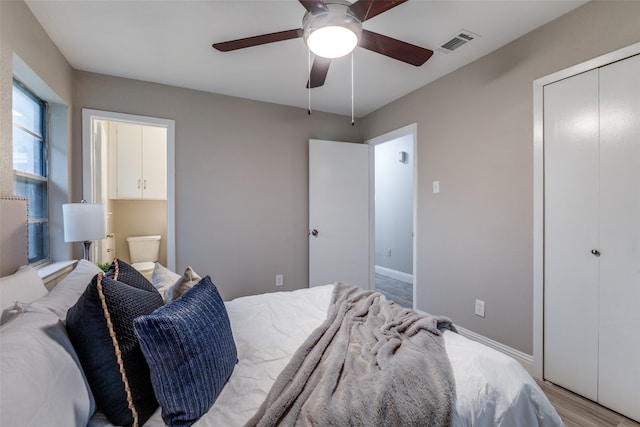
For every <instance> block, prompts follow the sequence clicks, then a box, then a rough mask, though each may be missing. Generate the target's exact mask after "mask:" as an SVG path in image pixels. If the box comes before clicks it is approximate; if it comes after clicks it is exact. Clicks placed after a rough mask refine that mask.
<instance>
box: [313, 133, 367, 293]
mask: <svg viewBox="0 0 640 427" xmlns="http://www.w3.org/2000/svg"><path fill="white" fill-rule="evenodd" d="M369 162H370V146H369V145H366V144H354V143H345V142H335V141H322V140H313V139H312V140H310V141H309V286H321V285H326V284H329V283H335V282H337V281H341V282H345V283H349V284H352V285H356V286H360V287H362V288H365V289H369V288H370V286H371V284H370V281H371V275H372V273H371V272H372V268H371V265H370V260H371V247H370V224H371V205H370V203H371V197H370V192H371V189H370V177H369V173H370V170H369Z"/></svg>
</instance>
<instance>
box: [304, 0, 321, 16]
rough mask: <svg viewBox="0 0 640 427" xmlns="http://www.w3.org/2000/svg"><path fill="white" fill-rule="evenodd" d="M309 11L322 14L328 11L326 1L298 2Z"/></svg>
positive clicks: (307, 0)
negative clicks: (321, 12)
mask: <svg viewBox="0 0 640 427" xmlns="http://www.w3.org/2000/svg"><path fill="white" fill-rule="evenodd" d="M298 1H299V2H300V4H302V6H304V8H305V9H307V11H309V12H311V13H313V12H320V11H325V10H327V5H325V4H324V0H298Z"/></svg>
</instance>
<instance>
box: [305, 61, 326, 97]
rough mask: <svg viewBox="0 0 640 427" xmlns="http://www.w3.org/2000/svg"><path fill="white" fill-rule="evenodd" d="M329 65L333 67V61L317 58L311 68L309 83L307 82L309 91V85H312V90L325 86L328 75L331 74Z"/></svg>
mask: <svg viewBox="0 0 640 427" xmlns="http://www.w3.org/2000/svg"><path fill="white" fill-rule="evenodd" d="M329 65H331V59H329V58H323V57H321V56H316V58H315V59H314V60H313V66H312V67H311V73H310V76H309V81H307V89H309V84H311V89H313V88H314V87H320V86H322V85H323V84H324V81H325V79H326V78H327V73H328V72H329Z"/></svg>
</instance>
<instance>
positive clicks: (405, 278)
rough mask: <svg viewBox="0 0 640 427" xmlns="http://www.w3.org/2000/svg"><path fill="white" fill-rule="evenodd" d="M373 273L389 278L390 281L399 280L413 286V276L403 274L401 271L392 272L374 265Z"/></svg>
mask: <svg viewBox="0 0 640 427" xmlns="http://www.w3.org/2000/svg"><path fill="white" fill-rule="evenodd" d="M375 271H376V273H378V274H382V275H383V276H387V277H391V278H392V279H396V280H400V281H402V282H407V283H411V284H412V285H413V274H409V273H403V272H402V271H398V270H392V269H390V268H386V267H381V266H379V265H376V267H375Z"/></svg>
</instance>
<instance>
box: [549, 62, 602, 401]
mask: <svg viewBox="0 0 640 427" xmlns="http://www.w3.org/2000/svg"><path fill="white" fill-rule="evenodd" d="M598 121H599V115H598V71H597V70H594V71H590V72H588V73H583V74H581V75H578V76H576V77H573V78H570V79H565V80H562V81H559V82H556V83H553V84H550V85H548V86H546V87H545V89H544V145H545V147H544V162H545V169H544V170H545V172H544V180H545V205H544V215H545V234H544V253H545V257H544V259H545V261H544V262H545V264H544V289H545V292H544V377H545V379H548V380H549V381H551V382H553V383H555V384H558V385H561V386H563V387H566V388H568V389H570V390H573V391H575V392H576V393H579V394H581V395H582V396H585V397H588V398H589V399H592V400H597V397H598V394H597V387H598V333H597V331H598V280H599V262H598V260H599V258H598V257H596V256H594V255H593V254H591V250H593V249H598V248H599V240H598V239H599V235H598V224H599V213H598V210H599V202H598V193H599V186H600V184H599V173H598V171H599V147H598V146H599V134H598Z"/></svg>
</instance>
